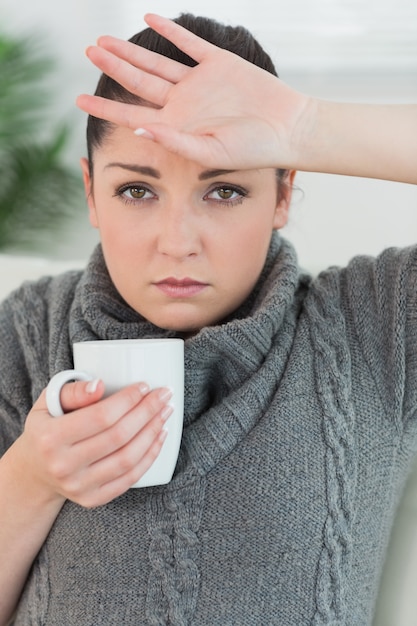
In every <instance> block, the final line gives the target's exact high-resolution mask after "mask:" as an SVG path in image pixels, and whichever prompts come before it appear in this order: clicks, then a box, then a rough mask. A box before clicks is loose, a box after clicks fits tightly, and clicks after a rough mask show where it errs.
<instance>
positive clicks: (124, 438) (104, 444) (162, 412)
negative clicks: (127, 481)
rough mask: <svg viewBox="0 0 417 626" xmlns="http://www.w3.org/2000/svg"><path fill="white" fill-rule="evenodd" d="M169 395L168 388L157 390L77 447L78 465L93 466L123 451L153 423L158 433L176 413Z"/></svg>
mask: <svg viewBox="0 0 417 626" xmlns="http://www.w3.org/2000/svg"><path fill="white" fill-rule="evenodd" d="M167 392H168V390H166V389H158V390H154V391H153V392H151V393H149V394H148V395H147V396H146V398H145V399H144V400H143V401H142V402H140V404H139V405H138V406H136V407H134V408H133V409H132V410H131V411H129V412H128V413H126V414H125V415H123V416H122V417H121V418H120V419H119V420H118V421H117V422H116V423H115V424H113V425H112V426H111V427H110V428H107V429H105V430H103V431H101V432H99V433H97V434H96V435H94V436H92V437H89V438H87V439H84V440H82V441H79V442H78V443H77V444H75V446H74V454H75V455H76V456H77V464H78V465H87V464H91V463H94V462H96V461H99V460H100V459H103V458H105V457H107V456H108V455H111V454H113V453H114V452H115V451H116V450H119V449H122V448H123V447H124V446H125V445H126V444H128V443H129V442H130V441H131V440H132V439H134V438H135V437H136V436H137V434H138V433H141V432H142V431H143V432H146V430H145V429H146V427H147V426H148V424H149V423H150V422H151V421H152V422H153V424H154V427H155V428H157V429H158V432H159V430H160V429H161V428H162V426H163V425H164V423H165V422H166V420H167V419H168V418H169V416H170V415H171V414H172V411H173V409H172V406H170V405H168V404H167V401H168V400H169V399H170V395H169V394H168V393H167ZM156 418H157V419H156ZM155 419H156V421H155Z"/></svg>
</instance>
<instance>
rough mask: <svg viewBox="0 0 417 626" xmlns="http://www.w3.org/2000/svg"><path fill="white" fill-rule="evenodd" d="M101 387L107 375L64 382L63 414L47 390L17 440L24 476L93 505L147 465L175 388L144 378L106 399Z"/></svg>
mask: <svg viewBox="0 0 417 626" xmlns="http://www.w3.org/2000/svg"><path fill="white" fill-rule="evenodd" d="M103 393H104V385H103V383H102V382H100V383H98V384H97V383H91V382H90V383H86V382H76V383H71V384H67V385H64V387H63V389H62V391H61V404H62V406H63V408H64V411H70V412H69V413H66V414H65V415H63V416H61V417H57V418H52V417H51V416H50V415H49V413H48V411H47V408H46V403H45V392H43V393H42V394H41V396H40V397H39V399H38V400H37V402H36V403H35V405H34V407H33V409H32V410H31V412H30V413H29V415H28V418H27V420H26V425H25V430H24V433H23V435H22V436H21V437H20V438H19V439H18V440H17V442H16V443H15V444H14V445H15V446H16V445H17V446H19V447H20V456H19V458H20V467H19V471H20V473H21V475H22V479H23V477H24V476H25V475H26V476H25V479H28V478H29V477H30V480H31V481H32V482H35V484H36V485H37V486H38V487H39V488H40V489H41V490H43V491H44V492H45V491H46V492H48V493H50V494H51V496H52V494H53V496H56V498H58V499H59V498H68V499H70V500H72V501H74V502H77V503H78V504H81V505H83V506H86V507H92V506H98V505H101V504H105V503H106V502H109V501H110V500H112V499H114V498H115V497H117V496H119V495H121V494H122V493H124V492H125V491H126V490H127V489H128V488H129V487H130V486H131V485H132V484H133V483H135V482H136V481H137V480H138V479H139V478H140V477H141V476H142V475H143V474H144V473H145V472H146V470H147V469H148V468H149V467H150V466H151V465H152V463H153V461H154V460H155V459H156V457H157V456H158V454H159V452H160V449H161V447H162V444H163V441H164V438H165V431H164V430H163V425H164V423H165V421H166V420H167V419H168V417H169V415H170V414H171V412H172V409H171V407H170V406H169V405H168V404H167V402H168V401H169V398H170V392H169V390H168V389H165V388H162V389H156V390H153V391H149V388H148V387H147V385H145V384H144V383H141V384H138V385H131V386H129V387H126V388H125V389H123V390H121V391H119V392H117V393H115V394H113V395H112V396H110V397H108V398H105V399H102V396H103ZM16 453H18V451H17V450H15V454H16ZM15 466H16V457H15ZM35 488H36V487H35Z"/></svg>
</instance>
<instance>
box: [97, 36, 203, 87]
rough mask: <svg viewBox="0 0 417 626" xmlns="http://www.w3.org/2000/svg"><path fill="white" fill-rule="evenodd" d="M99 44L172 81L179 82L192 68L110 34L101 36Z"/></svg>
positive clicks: (128, 60) (155, 74) (130, 61)
mask: <svg viewBox="0 0 417 626" xmlns="http://www.w3.org/2000/svg"><path fill="white" fill-rule="evenodd" d="M97 45H98V46H99V47H100V48H104V49H105V50H107V51H108V52H111V53H112V54H114V55H116V56H117V57H119V59H124V60H125V61H127V63H130V64H131V65H133V66H134V67H137V68H140V69H142V70H145V71H146V72H150V73H151V74H154V76H159V77H160V78H163V79H164V80H166V81H168V82H170V83H178V82H179V81H180V80H182V79H183V78H184V77H185V76H186V75H187V74H188V72H189V71H190V70H191V68H190V67H189V66H187V65H183V64H182V63H179V62H178V61H174V60H173V59H169V58H168V57H166V56H164V55H162V54H159V53H158V52H152V51H151V50H147V49H146V48H142V46H140V45H137V44H134V43H132V42H130V41H124V40H122V39H117V38H116V37H111V36H110V35H105V36H102V37H99V39H98V41H97Z"/></svg>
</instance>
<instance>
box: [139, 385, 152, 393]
mask: <svg viewBox="0 0 417 626" xmlns="http://www.w3.org/2000/svg"><path fill="white" fill-rule="evenodd" d="M149 389H150V387H149V385H148V384H147V383H139V391H140V392H141V393H143V395H145V394H147V393H149Z"/></svg>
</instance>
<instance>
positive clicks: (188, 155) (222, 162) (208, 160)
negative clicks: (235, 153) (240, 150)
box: [134, 123, 231, 168]
mask: <svg viewBox="0 0 417 626" xmlns="http://www.w3.org/2000/svg"><path fill="white" fill-rule="evenodd" d="M134 132H135V134H136V135H138V136H142V137H144V138H147V139H152V140H153V141H155V142H157V143H159V144H160V145H161V146H163V147H164V148H166V149H167V150H169V151H170V152H172V153H173V154H179V155H180V156H182V157H183V158H185V159H188V160H190V161H194V162H196V163H200V165H203V166H206V167H216V168H218V167H221V168H228V167H230V164H231V159H230V156H229V155H228V154H227V152H226V150H225V149H224V146H223V144H222V143H221V142H220V141H219V140H218V139H217V138H216V137H215V136H214V135H211V134H206V135H205V134H198V135H197V134H192V133H188V132H182V131H180V130H177V129H175V128H172V126H168V125H167V124H159V123H158V124H152V123H151V124H146V127H145V128H137V129H135V131H134Z"/></svg>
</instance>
